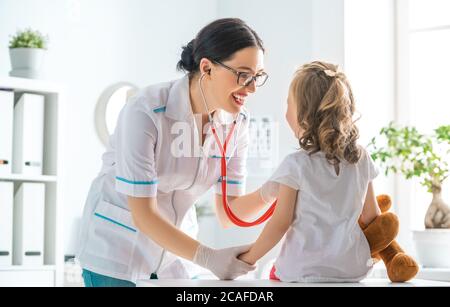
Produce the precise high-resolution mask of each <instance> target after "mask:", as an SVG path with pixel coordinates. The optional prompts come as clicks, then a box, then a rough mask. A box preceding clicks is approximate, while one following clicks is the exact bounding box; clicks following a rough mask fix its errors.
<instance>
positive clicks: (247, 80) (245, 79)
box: [212, 61, 269, 87]
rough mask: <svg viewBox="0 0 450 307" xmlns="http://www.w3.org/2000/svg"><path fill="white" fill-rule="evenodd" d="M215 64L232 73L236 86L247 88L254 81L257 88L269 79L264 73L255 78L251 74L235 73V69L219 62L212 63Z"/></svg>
mask: <svg viewBox="0 0 450 307" xmlns="http://www.w3.org/2000/svg"><path fill="white" fill-rule="evenodd" d="M212 62H214V63H216V64H219V65H220V66H222V67H223V68H226V69H228V70H229V71H231V72H232V73H234V74H235V75H236V76H237V84H238V85H240V86H249V85H250V84H251V83H252V82H253V81H255V85H256V86H257V87H260V86H263V85H264V83H266V81H267V78H269V75H268V74H266V73H265V72H262V73H258V74H257V75H256V76H253V75H252V74H251V73H248V72H245V71H237V70H236V69H233V68H231V67H230V66H228V65H225V64H223V63H221V62H219V61H212Z"/></svg>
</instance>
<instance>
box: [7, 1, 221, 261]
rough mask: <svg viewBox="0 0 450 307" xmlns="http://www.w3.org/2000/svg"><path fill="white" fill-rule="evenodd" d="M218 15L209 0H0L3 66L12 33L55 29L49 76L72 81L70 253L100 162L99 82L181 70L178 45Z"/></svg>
mask: <svg viewBox="0 0 450 307" xmlns="http://www.w3.org/2000/svg"><path fill="white" fill-rule="evenodd" d="M216 15H217V14H216V2H215V1H209V0H190V1H177V0H164V1H147V0H95V1H90V0H79V1H76V0H75V1H73V0H68V1H61V0H39V1H36V0H19V1H18V0H0V46H2V48H0V74H1V75H5V76H6V75H8V72H9V70H10V64H9V55H8V49H7V43H8V42H9V35H11V34H13V33H15V31H16V29H18V28H24V27H32V28H34V29H39V30H40V31H41V32H43V33H47V34H48V35H49V37H50V46H49V51H48V55H47V59H46V63H45V67H46V75H47V78H48V79H50V80H56V81H58V82H61V83H63V84H65V85H67V88H68V93H67V94H68V95H67V98H68V100H67V101H65V103H66V104H67V107H66V110H67V116H66V118H67V122H66V123H64V124H65V125H66V131H67V136H66V138H67V140H68V141H67V142H66V144H67V148H66V157H65V161H67V164H66V165H65V169H64V174H65V177H64V178H62V180H63V184H64V187H65V188H64V192H63V193H64V199H65V200H66V201H67V203H65V204H64V205H63V206H64V210H65V214H64V215H65V220H64V225H65V240H64V242H65V252H66V254H73V252H74V237H75V235H76V231H75V227H76V219H75V218H76V217H78V216H80V215H81V212H82V208H83V205H84V201H85V198H86V195H87V192H88V189H89V186H90V183H91V180H93V178H94V177H95V176H96V174H97V172H98V171H99V170H100V166H101V159H100V158H101V155H102V153H103V151H104V147H103V145H102V144H101V143H100V141H99V139H98V138H97V135H96V131H95V126H94V110H95V104H96V101H97V99H98V97H99V96H100V94H101V92H102V90H103V89H105V88H106V87H107V86H108V85H110V84H112V83H115V82H118V81H129V82H132V83H135V84H136V85H138V86H144V85H147V84H151V83H156V82H162V81H166V80H171V79H174V78H176V77H177V76H179V74H178V73H176V71H175V66H176V63H177V61H178V59H179V54H180V51H181V46H182V45H183V44H186V43H187V42H188V41H189V40H190V39H192V37H193V36H194V35H195V34H196V32H197V31H198V29H200V28H201V27H202V26H203V25H205V24H206V23H207V22H209V21H211V20H213V19H215V18H216Z"/></svg>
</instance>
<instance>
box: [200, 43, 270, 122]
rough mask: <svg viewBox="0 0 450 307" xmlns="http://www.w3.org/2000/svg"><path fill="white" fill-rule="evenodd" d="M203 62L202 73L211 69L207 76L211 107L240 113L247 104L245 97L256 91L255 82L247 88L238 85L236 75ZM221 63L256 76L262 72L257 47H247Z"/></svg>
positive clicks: (261, 55) (262, 61)
mask: <svg viewBox="0 0 450 307" xmlns="http://www.w3.org/2000/svg"><path fill="white" fill-rule="evenodd" d="M204 60H205V62H204V65H206V66H207V67H204V68H203V71H208V70H209V69H211V73H210V74H209V75H208V76H207V77H208V96H209V97H208V98H209V101H211V104H213V107H214V108H216V109H222V110H224V111H226V112H228V113H233V114H235V113H238V112H240V110H241V108H242V107H243V106H244V105H245V104H246V102H247V100H246V99H247V97H248V96H249V95H250V94H253V93H254V92H255V91H256V85H255V82H254V81H252V82H251V83H250V84H249V85H248V86H242V85H239V84H238V82H237V80H238V76H237V75H236V73H234V72H233V71H231V70H230V69H227V68H226V67H224V66H222V65H220V64H218V63H214V62H211V61H209V60H206V59H204ZM202 62H203V60H202ZM221 63H223V64H224V65H226V66H228V67H229V68H231V69H233V70H235V71H238V72H245V73H247V74H249V76H256V75H258V74H261V73H263V71H264V53H263V51H262V50H261V49H259V48H257V47H247V48H244V49H241V50H239V51H237V52H235V53H234V54H233V56H232V57H231V58H230V59H228V60H226V61H223V62H221ZM200 66H202V65H200Z"/></svg>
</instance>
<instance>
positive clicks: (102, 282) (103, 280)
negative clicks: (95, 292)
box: [83, 269, 136, 288]
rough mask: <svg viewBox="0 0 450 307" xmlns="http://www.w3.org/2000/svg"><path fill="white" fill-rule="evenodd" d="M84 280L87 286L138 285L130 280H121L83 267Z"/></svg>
mask: <svg viewBox="0 0 450 307" xmlns="http://www.w3.org/2000/svg"><path fill="white" fill-rule="evenodd" d="M83 280H84V285H85V286H86V287H89V288H92V287H136V285H135V284H134V283H132V282H131V281H128V280H121V279H116V278H112V277H108V276H105V275H100V274H97V273H94V272H91V271H88V270H85V269H83Z"/></svg>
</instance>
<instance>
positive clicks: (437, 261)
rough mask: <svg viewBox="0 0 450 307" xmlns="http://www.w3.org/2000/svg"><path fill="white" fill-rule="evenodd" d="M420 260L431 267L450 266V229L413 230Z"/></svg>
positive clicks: (425, 265)
mask: <svg viewBox="0 0 450 307" xmlns="http://www.w3.org/2000/svg"><path fill="white" fill-rule="evenodd" d="M413 239H414V243H415V245H416V251H417V256H418V257H419V262H420V264H422V265H423V266H424V267H429V268H450V229H426V230H421V231H413Z"/></svg>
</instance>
